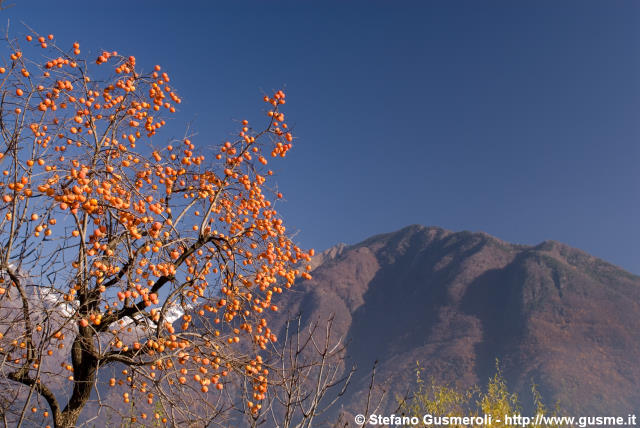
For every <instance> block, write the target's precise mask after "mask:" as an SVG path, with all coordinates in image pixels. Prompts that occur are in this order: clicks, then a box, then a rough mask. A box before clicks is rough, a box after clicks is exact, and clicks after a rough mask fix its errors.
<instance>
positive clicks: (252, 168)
mask: <svg viewBox="0 0 640 428" xmlns="http://www.w3.org/2000/svg"><path fill="white" fill-rule="evenodd" d="M26 42H27V43H24V42H18V41H10V42H9V43H8V46H9V49H10V51H9V52H8V56H9V59H8V61H7V62H6V64H5V66H4V67H2V68H0V91H1V94H2V99H1V101H0V103H1V104H0V111H1V117H0V133H1V136H2V143H1V144H2V147H1V148H0V172H1V173H2V176H1V177H0V199H1V200H0V216H1V217H0V236H1V237H2V241H3V244H4V245H5V248H4V249H3V250H2V252H1V253H0V262H1V263H2V268H3V272H4V273H3V275H2V278H1V279H0V281H2V283H1V284H0V301H2V299H11V298H16V299H17V296H22V297H24V296H25V295H29V290H30V289H35V288H39V289H41V290H46V291H47V293H46V295H47V296H55V297H56V298H57V300H56V301H57V302H58V304H57V306H55V308H53V307H52V306H46V305H44V304H42V305H41V306H42V307H43V308H44V311H46V310H50V311H52V313H53V311H58V312H59V314H60V313H61V314H62V316H60V315H59V314H58V315H59V316H57V317H55V316H35V315H34V316H31V317H29V316H26V315H24V316H22V315H21V317H22V318H20V319H19V322H15V323H12V325H11V328H8V329H5V331H4V332H0V335H3V336H4V340H0V345H1V349H0V351H1V352H3V353H6V354H7V355H9V356H10V360H11V364H12V365H13V370H14V371H15V372H16V373H19V376H18V375H16V376H14V378H15V379H18V380H21V381H23V383H25V384H27V383H26V382H24V379H35V380H36V382H37V383H38V384H41V385H46V384H47V382H48V380H49V379H47V375H45V374H44V373H43V372H42V371H40V370H39V367H40V366H41V365H42V364H43V361H44V360H45V359H46V358H57V359H59V360H61V365H62V367H61V372H60V373H59V374H62V375H64V376H65V377H66V378H68V379H69V380H70V381H71V382H72V384H73V382H76V383H77V382H96V381H97V376H95V375H90V376H89V378H80V379H79V378H78V375H77V374H76V372H78V367H77V366H76V364H78V363H77V361H75V360H73V356H72V355H71V353H72V351H71V348H72V347H75V346H78V347H80V348H79V349H82V350H83V352H85V351H86V352H87V354H88V355H92V356H93V357H94V359H92V360H91V361H94V360H95V361H96V365H97V367H103V366H105V365H107V364H109V363H115V362H118V363H121V364H124V365H125V366H126V368H125V369H124V370H123V371H122V376H119V377H117V378H116V377H113V378H111V380H110V381H109V384H110V385H111V386H117V385H121V386H124V390H125V392H123V393H122V399H123V400H124V402H127V403H128V402H130V400H133V399H134V398H133V396H134V394H142V396H143V400H144V401H147V402H148V403H149V404H152V403H153V402H154V393H153V392H152V391H151V388H150V385H151V384H152V383H154V382H156V383H158V379H162V382H163V383H164V384H165V386H167V387H168V388H171V387H179V386H180V385H191V386H192V388H193V385H196V386H197V389H198V390H199V391H201V393H203V394H206V393H207V392H208V391H210V390H211V389H212V388H213V389H214V390H215V389H218V390H221V389H223V387H224V384H225V379H226V377H227V376H228V375H229V374H230V373H236V374H240V375H242V376H244V377H245V379H249V380H250V382H251V383H252V385H253V393H252V398H251V400H250V401H248V402H247V405H248V407H249V408H251V409H254V410H253V411H258V410H259V409H260V402H261V400H263V399H264V398H265V393H266V391H267V387H268V374H269V369H268V367H267V366H266V365H265V364H264V361H263V358H262V357H261V355H260V353H261V352H262V351H263V350H264V349H266V347H267V346H268V345H269V343H272V342H274V341H276V336H275V332H273V331H271V330H270V329H269V327H268V324H267V317H268V316H267V311H269V310H272V311H276V310H277V309H278V308H277V306H276V305H275V302H274V301H272V300H273V297H274V295H276V294H278V293H281V292H282V291H283V287H284V288H288V287H291V286H292V285H293V284H294V281H295V280H296V278H298V277H304V278H310V275H309V273H308V270H310V267H309V266H308V263H307V262H308V261H309V260H310V257H311V256H312V255H313V251H312V250H311V251H304V250H302V249H301V248H299V247H298V246H296V245H294V244H293V242H292V241H291V239H290V238H289V237H288V235H287V234H286V230H285V226H284V225H283V221H282V219H281V218H280V216H279V215H278V212H277V211H276V206H275V204H276V201H277V200H278V199H280V198H282V195H281V194H280V193H278V192H277V190H275V188H274V187H272V186H273V185H272V184H271V185H270V184H269V183H270V179H271V178H272V175H273V172H272V171H271V170H269V169H267V168H268V167H267V164H268V163H269V160H268V158H270V157H271V158H279V157H285V156H286V154H287V152H288V150H289V149H291V147H292V141H293V138H292V135H291V132H290V129H289V127H288V125H287V123H286V122H285V117H284V113H282V111H281V109H282V107H283V105H284V104H285V94H284V93H283V92H282V91H276V92H274V93H273V94H271V95H267V96H264V102H265V103H266V107H267V108H266V113H267V117H266V124H265V126H263V127H262V128H260V129H254V128H253V127H251V125H250V124H249V122H248V121H247V120H242V121H239V128H240V129H239V131H238V133H237V136H236V138H234V139H232V140H231V141H224V142H222V143H219V144H218V145H217V148H215V149H213V150H211V152H210V153H207V151H206V150H204V149H203V148H202V147H197V146H196V143H195V142H193V141H192V140H191V139H190V138H189V137H188V136H186V137H184V138H179V139H174V140H171V141H167V140H164V141H162V142H160V140H159V138H160V137H159V136H158V135H156V134H157V133H158V131H159V130H160V129H161V128H162V127H164V126H166V125H167V124H168V123H167V120H169V119H168V118H169V116H170V115H171V114H172V113H175V112H176V109H177V108H178V106H179V104H180V103H181V101H182V100H181V98H180V97H179V96H178V95H177V93H176V91H175V89H174V88H173V86H172V83H171V79H170V77H169V75H168V74H167V73H166V72H163V69H162V68H161V67H160V66H157V65H156V66H155V67H153V68H152V69H151V70H150V71H148V72H144V71H142V70H141V69H139V68H138V65H137V64H136V58H135V57H133V56H122V55H120V54H118V53H117V52H102V53H100V54H98V55H94V56H93V58H95V59H92V60H85V59H82V58H81V57H80V54H81V51H80V45H79V44H78V43H73V44H71V46H70V47H69V49H63V48H60V47H59V46H57V44H56V42H55V39H54V37H53V35H49V36H40V35H37V34H33V35H28V36H26ZM20 44H24V48H20V47H19V45H20ZM34 44H35V46H34ZM37 49H43V50H44V52H46V54H45V55H41V57H42V58H44V59H43V60H42V61H35V60H34V59H33V58H30V59H27V54H26V53H25V52H27V51H34V52H35V51H36V50H37ZM36 55H37V54H36ZM207 154H208V155H209V156H207V157H205V155H207ZM12 290H16V291H12ZM39 295H40V296H42V293H40V294H39ZM27 300H29V299H27ZM27 300H22V304H23V305H27ZM176 314H177V315H176ZM56 320H57V321H56ZM243 338H244V339H243ZM243 340H244V341H245V342H246V344H245V345H237V346H236V345H235V344H236V343H238V342H241V341H243ZM70 343H72V346H70V345H69V344H70ZM238 346H244V347H243V348H242V349H244V350H245V351H247V352H248V353H246V355H247V356H246V357H241V356H238V355H239V354H234V353H233V352H231V349H234V347H235V348H237V347H238ZM248 350H252V351H250V352H249V351H248ZM61 355H62V356H63V357H62V358H61ZM47 373H49V372H47ZM92 376H93V377H92ZM37 391H38V392H40V390H37ZM209 393H211V392H209ZM53 410H54V412H55V409H53ZM32 411H33V412H37V411H38V409H37V408H36V407H33V409H32ZM44 415H45V417H46V416H48V415H49V412H48V411H47V412H44ZM53 416H54V418H55V417H56V415H53ZM137 416H141V417H142V418H143V419H146V418H147V417H148V416H147V413H143V414H142V415H137ZM155 418H160V419H163V418H164V416H163V415H159V414H158V413H156V414H155Z"/></svg>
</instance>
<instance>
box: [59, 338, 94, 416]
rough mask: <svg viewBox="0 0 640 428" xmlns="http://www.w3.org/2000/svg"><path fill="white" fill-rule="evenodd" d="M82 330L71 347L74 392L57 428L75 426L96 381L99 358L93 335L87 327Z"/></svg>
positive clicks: (61, 414)
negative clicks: (96, 355) (96, 353)
mask: <svg viewBox="0 0 640 428" xmlns="http://www.w3.org/2000/svg"><path fill="white" fill-rule="evenodd" d="M80 330H81V331H80V332H79V333H78V335H77V336H76V338H75V340H74V341H73V346H72V348H71V362H72V365H73V393H72V394H71V398H70V399H69V402H68V403H67V406H66V407H65V408H64V410H62V412H60V413H59V414H58V415H57V417H56V418H55V421H54V426H55V428H71V427H74V426H75V424H76V422H77V421H78V418H79V417H80V413H81V412H82V409H83V408H84V406H85V405H86V404H87V401H89V397H90V396H91V389H92V388H93V386H94V385H95V382H96V372H97V368H98V360H97V359H96V357H95V352H94V351H95V346H94V344H93V336H92V334H91V333H89V332H88V331H87V329H85V328H80ZM83 330H84V331H83Z"/></svg>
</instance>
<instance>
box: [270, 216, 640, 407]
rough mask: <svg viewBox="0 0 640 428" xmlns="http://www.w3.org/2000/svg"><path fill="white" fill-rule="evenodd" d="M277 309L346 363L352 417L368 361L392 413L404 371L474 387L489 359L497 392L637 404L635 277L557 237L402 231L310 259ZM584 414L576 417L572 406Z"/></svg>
mask: <svg viewBox="0 0 640 428" xmlns="http://www.w3.org/2000/svg"><path fill="white" fill-rule="evenodd" d="M313 265H314V266H315V269H314V270H313V279H312V280H311V281H304V282H300V283H299V284H297V285H296V287H295V288H294V289H292V290H291V292H289V293H284V295H283V296H281V299H280V300H279V306H280V307H281V308H286V309H287V311H286V312H283V313H282V314H280V315H279V317H280V318H279V320H276V321H275V322H271V325H272V326H278V325H282V321H283V320H284V319H286V318H287V317H292V316H294V315H295V314H297V313H301V314H302V317H303V323H305V324H309V323H312V322H314V321H320V322H321V323H326V320H327V319H328V318H330V317H333V319H334V321H333V326H332V334H333V337H334V339H335V340H337V339H338V338H343V339H344V340H345V341H346V342H345V343H346V344H347V346H346V355H347V360H346V363H345V365H344V370H347V369H348V367H349V366H350V365H352V364H355V365H356V366H357V367H358V368H359V370H358V372H357V374H356V376H355V378H354V380H353V382H352V384H351V386H350V388H349V391H348V393H347V395H346V396H345V397H343V398H342V399H341V400H340V404H341V406H342V410H343V411H344V412H346V413H351V414H355V413H362V412H363V409H364V405H365V404H364V403H365V401H366V396H367V391H368V385H369V381H370V377H369V374H370V370H371V367H372V365H373V363H374V361H377V362H378V364H377V375H376V376H377V377H376V378H377V379H378V380H379V381H380V382H382V383H384V384H385V387H386V388H387V389H388V392H387V395H386V397H387V398H386V400H385V401H383V404H382V405H383V407H386V409H387V410H388V411H390V410H393V409H394V405H395V401H396V398H395V397H396V395H397V394H399V395H402V394H403V393H404V392H405V391H406V389H407V388H408V387H409V386H410V385H411V384H412V382H413V381H414V380H415V368H416V363H419V364H420V366H421V367H422V369H423V370H422V376H423V378H426V379H428V378H431V377H433V378H435V380H437V381H439V382H443V383H447V384H450V385H457V386H459V387H465V386H470V385H473V384H479V385H485V384H486V382H487V380H488V378H489V377H490V376H491V375H493V374H494V373H495V369H496V359H498V360H499V361H500V367H501V369H502V372H503V374H504V376H505V377H506V379H507V383H508V386H509V388H510V390H513V391H516V392H517V393H518V394H519V396H520V397H521V401H522V402H525V403H526V402H532V399H531V392H530V391H531V385H532V383H535V384H536V385H537V387H538V390H539V391H540V392H541V393H542V396H543V399H544V401H545V403H546V404H548V405H551V406H553V405H554V404H555V403H558V404H559V405H560V407H561V408H562V409H564V410H566V411H568V412H580V413H576V414H587V413H589V414H606V415H615V414H620V415H626V414H627V413H629V412H631V410H632V409H636V410H637V408H638V407H639V406H640V364H638V363H639V362H640V277H638V276H635V275H632V274H630V273H628V272H626V271H624V270H622V269H620V268H618V267H616V266H613V265H611V264H609V263H607V262H605V261H602V260H600V259H597V258H595V257H592V256H590V255H588V254H586V253H584V252H582V251H580V250H577V249H574V248H571V247H569V246H567V245H564V244H561V243H558V242H554V241H545V242H543V243H541V244H539V245H536V246H524V245H514V244H509V243H506V242H503V241H501V240H499V239H496V238H494V237H492V236H489V235H487V234H484V233H471V232H457V233H453V232H450V231H447V230H443V229H440V228H435V227H423V226H409V227H406V228H404V229H402V230H399V231H397V232H394V233H388V234H383V235H377V236H374V237H372V238H369V239H367V240H365V241H363V242H361V243H359V244H356V245H352V246H345V245H340V246H338V247H334V248H332V249H330V250H328V251H326V252H324V253H323V254H320V255H318V256H316V259H315V260H314V261H313ZM585 412H586V413H585Z"/></svg>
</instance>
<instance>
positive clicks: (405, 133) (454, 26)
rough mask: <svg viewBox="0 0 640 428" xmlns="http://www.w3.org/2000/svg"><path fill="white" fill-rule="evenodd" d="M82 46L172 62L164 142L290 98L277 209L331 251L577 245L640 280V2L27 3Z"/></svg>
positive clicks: (211, 135) (206, 135)
mask: <svg viewBox="0 0 640 428" xmlns="http://www.w3.org/2000/svg"><path fill="white" fill-rule="evenodd" d="M14 3H15V6H14V7H12V8H10V9H8V10H5V11H2V12H0V17H4V18H5V20H4V22H6V19H9V20H10V22H11V28H12V32H11V33H12V35H16V36H17V35H20V34H22V33H23V32H24V31H23V29H22V28H21V26H20V21H24V22H25V23H27V24H29V25H30V26H32V27H33V28H35V29H36V30H38V31H40V32H42V33H43V34H48V33H54V34H55V35H56V39H57V42H58V43H59V44H60V45H62V46H66V45H67V44H68V45H69V46H70V45H71V43H72V42H74V41H76V40H77V41H79V42H80V43H81V45H82V48H83V52H88V51H94V52H95V53H99V52H100V51H101V50H102V49H107V50H110V51H111V50H118V51H119V52H120V53H123V54H126V55H130V54H133V55H135V56H136V57H137V59H138V65H139V66H141V67H143V68H144V67H146V68H147V69H151V67H152V66H153V65H155V64H156V63H158V64H162V65H163V66H164V68H165V69H166V70H167V71H168V72H169V73H170V74H171V76H172V83H173V84H174V86H175V87H176V88H178V90H179V93H180V95H181V96H182V98H183V103H182V104H181V106H180V112H179V115H178V116H177V117H176V118H175V119H174V120H173V122H172V124H171V127H169V129H168V130H167V131H165V132H164V133H163V134H161V137H162V135H164V136H165V137H166V139H170V138H172V137H177V136H180V135H182V134H183V133H184V132H185V129H186V127H187V126H189V127H190V129H191V130H192V131H195V132H197V133H198V135H197V137H195V138H194V139H193V140H194V142H195V143H196V144H198V145H202V146H203V147H204V146H207V145H212V144H218V143H220V142H222V141H224V140H226V139H227V138H228V136H229V135H230V134H231V133H232V132H234V131H235V130H236V129H237V121H238V120H241V119H243V118H245V117H246V118H249V119H251V120H252V122H253V123H256V124H257V123H258V120H259V118H260V117H261V116H260V113H261V112H262V110H263V109H264V107H263V103H262V102H261V97H262V95H263V93H264V92H270V91H272V90H274V89H280V88H283V87H284V89H285V91H286V92H287V100H288V103H287V108H286V113H287V118H288V122H289V123H290V124H291V125H293V126H294V131H295V136H296V138H297V139H296V140H295V144H294V149H293V150H292V151H291V152H290V153H291V154H290V156H289V157H288V158H287V160H286V161H283V162H278V163H277V165H275V167H274V169H275V170H276V173H277V181H278V185H279V189H280V190H281V191H282V192H283V193H284V194H285V199H286V201H285V203H282V204H280V205H279V208H280V212H281V213H282V214H283V215H284V216H285V220H286V222H287V224H288V225H289V230H291V231H298V230H299V233H298V234H297V235H296V237H295V240H296V241H297V242H299V243H300V244H302V245H303V246H305V247H314V248H316V249H318V250H321V249H324V248H327V247H329V246H331V245H333V244H335V243H337V242H346V243H356V242H358V241H360V240H362V239H364V238H366V237H368V236H370V235H373V234H376V233H381V232H387V231H392V230H395V229H398V228H401V227H403V226H406V225H408V224H413V223H419V224H424V225H437V226H441V227H444V228H447V229H451V230H472V231H484V232H487V233H489V234H492V235H495V236H497V237H499V238H501V239H504V240H506V241H511V242H516V243H524V244H536V243H539V242H541V241H543V240H546V239H554V240H558V241H562V242H566V243H568V244H569V245H572V246H575V247H578V248H581V249H583V250H585V251H587V252H589V253H592V254H594V255H596V256H598V257H601V258H604V259H606V260H608V261H611V262H613V263H614V264H617V265H619V266H622V267H624V268H626V269H628V270H630V271H631V272H634V273H640V258H639V257H638V255H639V254H640V251H639V250H640V226H639V224H640V194H639V193H640V192H639V191H640V185H639V184H640V172H639V170H638V161H640V150H639V148H638V147H639V137H640V121H639V120H638V119H639V113H640V111H639V110H640V49H639V48H640V25H639V24H640V3H638V2H633V1H561V2H558V1H535V2H533V1H530V2H524V1H520V2H513V1H490V2H477V1H366V2H365V1H322V2H320V1H287V2H281V1H269V2H267V1H256V2H248V1H237V2H216V1H201V2H197V1H194V2H157V1H116V0H111V1H109V2H86V1H67V0H62V1H55V2H53V1H46V2H45V1H42V2H40V1H24V0H14Z"/></svg>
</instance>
